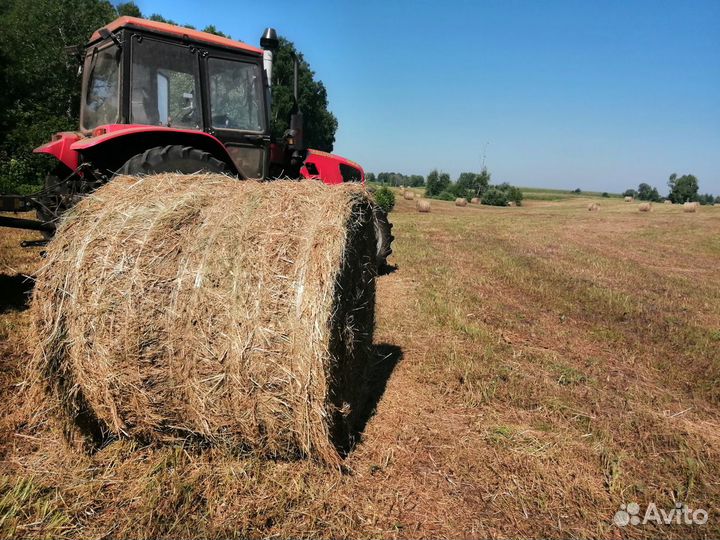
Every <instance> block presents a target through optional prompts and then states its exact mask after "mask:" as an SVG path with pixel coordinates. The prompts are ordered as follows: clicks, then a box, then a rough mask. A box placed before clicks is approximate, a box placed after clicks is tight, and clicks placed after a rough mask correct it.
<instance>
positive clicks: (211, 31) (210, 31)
mask: <svg viewBox="0 0 720 540" xmlns="http://www.w3.org/2000/svg"><path fill="white" fill-rule="evenodd" d="M202 31H203V32H207V33H208V34H215V35H216V36H220V37H224V38H228V39H230V34H226V33H225V32H221V31H220V30H218V29H217V28H216V26H215V25H214V24H209V25H207V26H206V27H205V28H203V29H202Z"/></svg>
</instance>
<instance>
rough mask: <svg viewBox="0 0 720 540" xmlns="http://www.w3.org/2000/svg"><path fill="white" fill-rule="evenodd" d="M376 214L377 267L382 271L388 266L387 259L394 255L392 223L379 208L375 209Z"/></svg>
mask: <svg viewBox="0 0 720 540" xmlns="http://www.w3.org/2000/svg"><path fill="white" fill-rule="evenodd" d="M373 213H374V214H375V215H374V217H375V220H374V221H375V237H376V238H377V266H378V270H379V271H381V272H382V270H383V269H384V268H385V267H386V266H387V258H388V257H389V256H390V254H391V253H392V241H393V240H394V239H395V237H394V236H393V235H392V223H390V220H389V219H388V215H387V212H385V211H384V210H383V209H381V208H380V207H378V206H375V207H374V209H373Z"/></svg>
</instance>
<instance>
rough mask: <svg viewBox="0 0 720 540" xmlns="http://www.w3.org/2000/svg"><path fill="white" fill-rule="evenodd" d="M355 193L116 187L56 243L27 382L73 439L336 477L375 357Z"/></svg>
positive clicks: (179, 181)
mask: <svg viewBox="0 0 720 540" xmlns="http://www.w3.org/2000/svg"><path fill="white" fill-rule="evenodd" d="M372 213H373V210H372V203H371V202H370V200H369V199H368V197H367V195H366V193H365V192H364V191H363V189H362V187H361V186H358V185H353V184H350V183H348V184H343V185H340V186H332V187H329V186H325V185H324V184H322V183H320V182H290V181H288V182H283V181H278V182H267V183H260V182H254V181H237V180H234V179H230V178H228V177H226V176H221V175H174V174H163V175H156V176H146V177H141V178H135V177H120V178H117V179H115V180H113V181H112V182H110V183H109V184H108V185H106V186H104V187H102V188H101V189H99V190H98V191H97V192H95V194H94V195H93V196H91V197H88V198H86V199H84V200H82V201H81V202H80V203H79V204H78V205H77V206H75V207H74V209H73V210H72V211H71V212H70V213H69V214H68V217H67V219H66V220H65V221H64V222H63V223H62V224H61V226H60V228H59V230H58V232H57V234H56V236H55V238H54V239H53V240H52V241H51V242H50V244H48V247H47V259H46V264H45V265H44V267H43V269H42V270H41V271H40V273H39V275H38V276H37V284H36V287H35V291H34V296H33V301H32V315H33V318H34V325H35V329H36V331H37V335H39V336H43V337H44V339H43V340H42V342H41V343H40V344H39V347H38V349H37V350H36V353H35V355H34V358H33V362H32V367H31V373H34V374H36V375H38V376H39V378H36V380H35V381H34V384H36V385H37V384H39V385H40V386H41V387H43V390H44V391H45V392H46V393H47V394H48V396H49V397H50V399H51V400H53V401H54V403H55V404H56V405H57V409H58V410H61V411H62V418H63V420H65V424H66V427H69V428H70V431H71V432H72V434H73V435H74V436H75V435H82V436H84V437H80V439H83V438H91V437H92V436H95V441H94V442H95V443H97V442H98V441H97V434H98V433H99V432H102V433H104V434H112V435H113V436H117V437H134V438H138V439H140V440H142V441H148V442H178V441H184V440H187V439H191V440H198V441H201V442H205V443H208V442H209V443H211V444H219V445H227V446H230V447H232V448H236V449H243V450H247V451H252V452H254V453H257V454H259V455H265V456H282V457H313V458H316V459H318V460H320V461H324V462H326V463H331V464H338V463H339V460H340V454H339V452H338V448H340V449H343V448H348V447H349V445H350V443H351V440H352V438H353V437H354V432H353V425H354V422H355V421H356V420H357V417H358V415H359V414H362V407H363V406H364V403H363V400H364V395H365V388H366V384H365V381H366V367H367V365H368V363H369V360H370V355H371V354H372V332H373V325H374V305H375V275H376V265H375V251H376V247H375V235H374V228H373V227H374V225H373V217H372Z"/></svg>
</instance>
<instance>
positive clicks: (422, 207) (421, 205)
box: [415, 199, 430, 214]
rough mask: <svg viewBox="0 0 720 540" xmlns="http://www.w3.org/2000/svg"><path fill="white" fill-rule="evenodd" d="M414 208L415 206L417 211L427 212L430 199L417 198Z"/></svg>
mask: <svg viewBox="0 0 720 540" xmlns="http://www.w3.org/2000/svg"><path fill="white" fill-rule="evenodd" d="M415 208H417V211H418V212H420V213H423V214H427V213H429V212H430V201H428V200H427V199H418V200H417V202H416V203H415Z"/></svg>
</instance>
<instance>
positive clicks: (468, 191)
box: [453, 168, 490, 200]
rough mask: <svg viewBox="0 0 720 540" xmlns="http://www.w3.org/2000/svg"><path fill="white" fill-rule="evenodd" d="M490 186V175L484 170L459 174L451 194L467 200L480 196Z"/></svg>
mask: <svg viewBox="0 0 720 540" xmlns="http://www.w3.org/2000/svg"><path fill="white" fill-rule="evenodd" d="M489 185H490V173H489V172H488V170H487V169H486V168H483V170H482V171H481V172H480V173H479V174H478V173H473V172H463V173H460V176H459V177H458V180H457V182H455V184H454V186H453V193H455V194H456V195H457V196H458V197H465V198H467V199H468V200H469V199H471V198H472V197H479V196H480V195H482V194H483V193H484V192H485V191H486V190H487V189H488V186H489Z"/></svg>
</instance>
